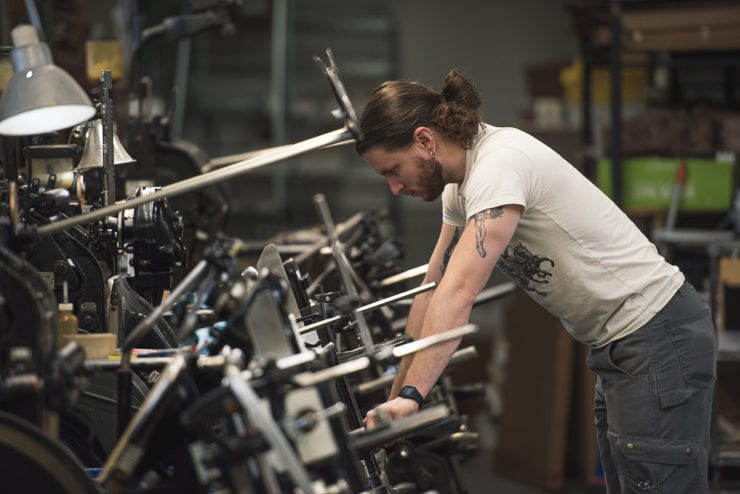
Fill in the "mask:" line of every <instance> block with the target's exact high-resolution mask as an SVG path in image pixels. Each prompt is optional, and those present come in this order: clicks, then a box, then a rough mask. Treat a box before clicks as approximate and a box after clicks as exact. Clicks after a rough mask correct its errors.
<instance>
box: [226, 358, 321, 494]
mask: <svg viewBox="0 0 740 494" xmlns="http://www.w3.org/2000/svg"><path fill="white" fill-rule="evenodd" d="M225 374H226V376H225V377H226V385H227V386H228V387H229V389H231V392H232V394H233V396H234V399H236V401H237V402H239V404H240V405H241V406H242V408H243V409H244V410H245V411H246V412H247V415H249V418H250V419H251V421H252V423H253V424H254V426H255V427H256V428H257V429H259V430H260V432H261V433H262V436H263V437H264V438H265V441H266V442H267V443H268V444H269V445H270V446H271V447H272V450H273V451H274V452H275V453H276V454H277V455H278V457H279V458H280V459H281V460H282V462H283V463H284V465H285V469H286V471H287V473H288V476H289V477H290V478H291V479H292V480H293V482H294V483H295V487H296V488H298V489H300V490H302V491H303V492H304V494H311V493H312V492H314V491H313V488H312V486H311V478H310V477H309V475H308V472H306V470H305V468H304V467H303V464H302V463H301V462H300V460H299V459H298V456H297V455H296V453H295V451H294V450H293V448H291V446H290V443H289V442H288V440H287V438H286V437H285V435H284V434H283V433H282V431H281V430H280V428H279V427H278V425H277V424H276V423H275V421H274V420H273V419H272V417H271V416H270V415H268V413H267V411H266V409H265V407H264V404H263V403H262V400H261V399H260V397H259V396H258V395H257V393H256V392H255V391H254V390H253V389H252V387H251V386H250V384H249V383H248V382H247V381H246V380H244V378H243V377H242V375H241V370H240V369H239V368H238V367H237V366H236V365H233V364H229V365H227V366H226V369H225Z"/></svg>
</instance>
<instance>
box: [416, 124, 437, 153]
mask: <svg viewBox="0 0 740 494" xmlns="http://www.w3.org/2000/svg"><path fill="white" fill-rule="evenodd" d="M414 140H416V142H418V143H419V144H421V146H422V147H423V148H424V149H427V150H428V149H431V148H432V146H433V144H434V134H433V133H432V129H430V128H429V127H417V128H416V130H415V131H414Z"/></svg>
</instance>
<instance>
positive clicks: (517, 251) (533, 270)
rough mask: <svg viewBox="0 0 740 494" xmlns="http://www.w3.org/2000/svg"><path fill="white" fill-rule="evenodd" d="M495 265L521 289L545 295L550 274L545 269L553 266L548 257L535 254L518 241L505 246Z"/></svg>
mask: <svg viewBox="0 0 740 494" xmlns="http://www.w3.org/2000/svg"><path fill="white" fill-rule="evenodd" d="M548 264H549V266H548ZM497 265H498V267H499V268H500V269H501V270H502V271H503V272H504V273H506V274H507V275H508V276H509V277H510V278H511V279H512V280H514V281H516V283H517V284H518V285H519V286H520V287H522V288H523V289H525V290H527V291H530V292H535V293H536V294H537V295H539V296H541V297H547V292H546V291H544V289H545V288H546V287H545V285H547V284H548V283H549V280H548V278H550V276H552V273H551V272H550V271H547V269H551V268H554V267H555V263H554V262H553V260H552V259H550V258H549V257H541V256H537V255H535V254H533V253H532V252H530V251H529V249H527V248H526V247H525V246H524V245H523V244H522V243H521V242H519V244H518V245H515V246H511V245H507V246H506V250H504V252H503V253H502V254H501V257H500V258H499V260H498V263H497ZM538 288H539V289H538Z"/></svg>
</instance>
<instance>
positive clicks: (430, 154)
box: [429, 149, 437, 160]
mask: <svg viewBox="0 0 740 494" xmlns="http://www.w3.org/2000/svg"><path fill="white" fill-rule="evenodd" d="M429 156H431V157H432V159H433V160H436V159H437V153H435V152H434V151H432V150H431V149H430V150H429Z"/></svg>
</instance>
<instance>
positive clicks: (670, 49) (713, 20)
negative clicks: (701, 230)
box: [570, 0, 740, 488]
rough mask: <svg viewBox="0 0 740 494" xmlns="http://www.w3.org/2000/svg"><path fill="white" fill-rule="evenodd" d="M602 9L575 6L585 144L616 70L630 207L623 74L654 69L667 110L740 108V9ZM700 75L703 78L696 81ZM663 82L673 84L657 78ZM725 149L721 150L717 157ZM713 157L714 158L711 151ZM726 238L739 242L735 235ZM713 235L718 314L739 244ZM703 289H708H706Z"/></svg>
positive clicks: (717, 438)
mask: <svg viewBox="0 0 740 494" xmlns="http://www.w3.org/2000/svg"><path fill="white" fill-rule="evenodd" d="M596 3H598V5H594V2H588V3H584V2H577V3H575V4H573V5H571V6H570V7H571V12H572V14H573V19H574V22H575V25H576V27H577V31H578V33H579V36H580V40H581V48H582V56H583V59H584V74H583V81H584V88H583V121H584V131H583V141H584V144H585V145H586V147H587V148H590V147H592V145H593V142H594V136H593V135H592V108H591V96H590V94H591V87H590V78H591V71H592V69H593V67H595V66H597V65H608V66H609V68H610V72H611V78H610V82H611V93H610V95H611V99H610V118H609V120H610V128H609V136H610V142H611V146H610V147H609V148H608V152H607V154H608V158H609V159H610V161H611V177H610V178H611V182H612V184H613V194H612V198H613V199H614V201H615V202H616V203H617V204H618V205H620V206H622V205H623V202H624V201H623V200H624V192H625V190H624V182H623V164H624V159H625V155H624V149H623V147H622V143H623V134H622V130H623V127H622V124H623V119H622V100H621V96H622V81H623V79H622V73H623V69H624V68H625V67H628V66H631V65H632V64H637V65H640V66H645V67H647V68H648V69H649V70H650V78H651V79H650V80H651V84H652V87H653V89H655V87H656V85H659V84H661V83H662V91H653V93H652V95H651V97H652V99H654V100H655V102H657V103H658V104H660V105H663V106H664V107H672V106H688V105H694V104H709V105H721V106H722V107H723V108H725V109H732V110H738V108H739V107H740V5H739V4H738V3H737V2H731V1H708V2H696V1H694V2H690V1H647V0H645V1H638V0H621V1H619V0H609V1H602V2H596ZM696 74H698V77H693V78H692V76H693V75H696ZM656 76H657V77H661V76H664V77H665V78H664V80H662V81H661V80H656ZM666 76H667V77H666ZM714 137H715V140H714V144H715V145H717V146H723V143H722V142H721V139H720V138H717V135H715V136H714ZM723 150H724V149H721V148H717V149H714V150H713V151H715V152H716V151H723ZM666 151H667V154H668V155H669V156H670V155H672V156H676V155H679V156H684V157H685V156H686V154H688V153H687V152H686V151H687V150H681V149H671V150H666ZM733 151H735V152H737V151H738V150H736V149H734V150H733ZM707 154H713V153H711V151H709V152H708V153H707ZM705 157H706V156H705ZM597 158H598V157H597V156H595V155H593V154H591V155H589V156H587V160H589V162H588V163H586V164H585V165H584V169H586V170H591V171H592V172H593V171H594V170H595V160H596V159H597ZM593 176H594V175H590V177H592V178H593ZM723 233H728V234H730V237H732V232H723ZM709 237H711V236H708V238H707V239H706V241H705V243H704V244H703V245H700V246H699V247H698V248H699V251H698V252H699V255H700V256H706V258H707V261H705V262H706V264H707V267H708V268H709V270H710V271H711V273H710V276H709V285H710V286H709V288H710V289H709V294H708V299H709V302H710V305H711V306H712V308H713V310H714V311H715V314H716V309H717V304H716V300H717V288H718V286H717V283H718V278H717V272H716V269H717V256H718V255H720V254H719V253H720V252H722V251H723V249H724V248H726V247H727V245H729V244H732V245H736V242H729V243H727V242H723V243H721V244H717V243H714V242H712V240H711V238H709ZM737 245H740V244H737ZM737 245H736V247H737ZM697 288H698V289H700V290H701V289H702V287H701V286H698V287H697ZM738 330H740V328H738ZM725 331H726V332H725V333H721V334H720V335H719V336H720V337H719V341H720V345H719V353H718V385H717V388H716V392H715V406H714V412H713V427H712V429H713V432H712V446H711V450H710V472H711V484H712V486H713V487H714V488H719V487H724V485H725V482H726V479H725V471H726V469H728V468H736V467H740V442H734V441H729V442H728V441H725V440H724V439H723V438H722V437H721V435H720V434H719V431H718V419H719V417H720V414H721V413H722V409H721V407H723V406H727V403H726V402H727V401H728V400H726V399H725V400H719V399H718V395H720V394H722V393H720V391H721V390H722V388H723V379H730V380H731V379H732V378H736V377H737V373H738V370H739V368H740V338H737V337H736V331H735V330H725ZM723 396H726V395H723Z"/></svg>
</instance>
